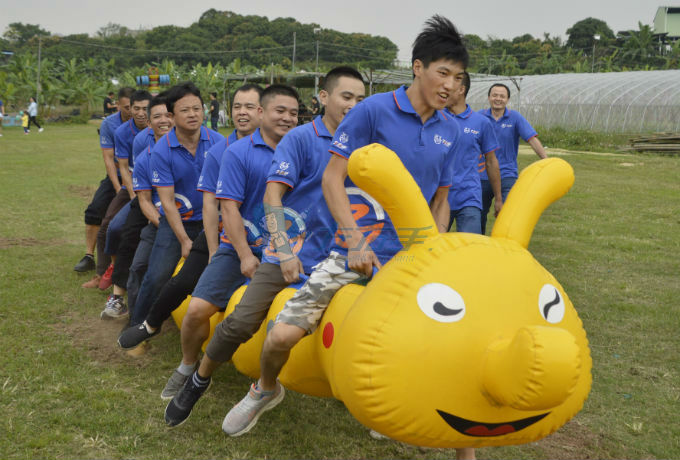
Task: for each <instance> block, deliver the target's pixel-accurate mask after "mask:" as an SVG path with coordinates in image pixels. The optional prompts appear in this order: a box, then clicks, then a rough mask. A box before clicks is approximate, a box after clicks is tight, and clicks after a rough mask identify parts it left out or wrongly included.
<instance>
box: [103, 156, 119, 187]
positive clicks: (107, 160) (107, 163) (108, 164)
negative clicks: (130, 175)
mask: <svg viewBox="0 0 680 460" xmlns="http://www.w3.org/2000/svg"><path fill="white" fill-rule="evenodd" d="M102 156H103V157H104V167H105V168H106V175H107V176H109V180H110V181H111V183H112V184H113V188H114V189H115V190H116V193H118V191H119V190H120V182H119V181H118V172H117V171H116V162H115V161H113V149H102Z"/></svg>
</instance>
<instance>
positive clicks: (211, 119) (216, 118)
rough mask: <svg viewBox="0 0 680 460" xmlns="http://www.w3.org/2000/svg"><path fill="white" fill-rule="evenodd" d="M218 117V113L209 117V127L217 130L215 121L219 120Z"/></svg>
mask: <svg viewBox="0 0 680 460" xmlns="http://www.w3.org/2000/svg"><path fill="white" fill-rule="evenodd" d="M219 120H220V117H219V115H218V116H216V117H210V129H212V130H213V131H217V123H218V122H219Z"/></svg>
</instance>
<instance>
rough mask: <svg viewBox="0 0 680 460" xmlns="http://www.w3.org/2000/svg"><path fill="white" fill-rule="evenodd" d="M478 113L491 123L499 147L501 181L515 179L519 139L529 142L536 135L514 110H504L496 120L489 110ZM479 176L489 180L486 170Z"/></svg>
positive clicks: (497, 152)
mask: <svg viewBox="0 0 680 460" xmlns="http://www.w3.org/2000/svg"><path fill="white" fill-rule="evenodd" d="M479 113H481V114H482V115H484V116H485V117H486V118H488V119H489V121H491V126H493V130H494V132H495V133H496V139H497V140H498V145H499V149H498V150H497V151H496V158H498V166H499V168H500V170H501V179H504V178H506V177H514V178H517V152H518V150H519V138H520V136H521V137H522V139H524V141H529V139H531V138H532V137H535V136H538V134H537V133H536V131H535V130H534V128H533V127H532V126H531V125H530V124H529V122H528V121H527V120H526V119H525V118H524V117H523V116H522V115H521V114H520V113H519V112H516V111H515V110H510V109H508V108H506V109H505V113H504V114H503V116H502V117H500V118H499V119H498V120H496V119H495V118H494V117H493V115H492V114H491V109H484V110H480V111H479ZM481 175H482V180H489V177H488V176H487V175H486V170H485V171H484V172H482V173H481Z"/></svg>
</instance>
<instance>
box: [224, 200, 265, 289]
mask: <svg viewBox="0 0 680 460" xmlns="http://www.w3.org/2000/svg"><path fill="white" fill-rule="evenodd" d="M240 207H241V203H239V202H238V201H232V200H221V202H220V208H221V209H222V225H224V233H226V235H227V238H229V241H230V242H231V245H232V246H234V249H235V250H236V253H237V254H238V257H239V259H241V273H243V276H246V277H248V278H252V277H253V274H254V273H255V270H257V267H258V266H259V265H260V260H259V259H258V258H257V257H255V255H254V254H253V251H252V250H251V249H250V246H249V245H248V240H247V239H246V231H245V227H244V226H243V217H242V216H241V211H240V210H239V208H240Z"/></svg>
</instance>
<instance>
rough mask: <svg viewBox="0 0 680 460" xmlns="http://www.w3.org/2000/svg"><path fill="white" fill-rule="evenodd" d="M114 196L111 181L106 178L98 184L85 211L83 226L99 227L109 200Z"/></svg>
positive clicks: (109, 202)
mask: <svg viewBox="0 0 680 460" xmlns="http://www.w3.org/2000/svg"><path fill="white" fill-rule="evenodd" d="M115 196H116V189H115V188H113V184H112V183H111V179H109V176H106V177H105V178H103V179H102V180H101V182H99V188H97V191H96V192H94V196H93V197H92V201H91V202H90V204H89V205H88V206H87V209H85V225H101V223H102V219H104V216H105V215H106V210H107V209H108V207H109V204H111V200H113V197H115Z"/></svg>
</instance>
